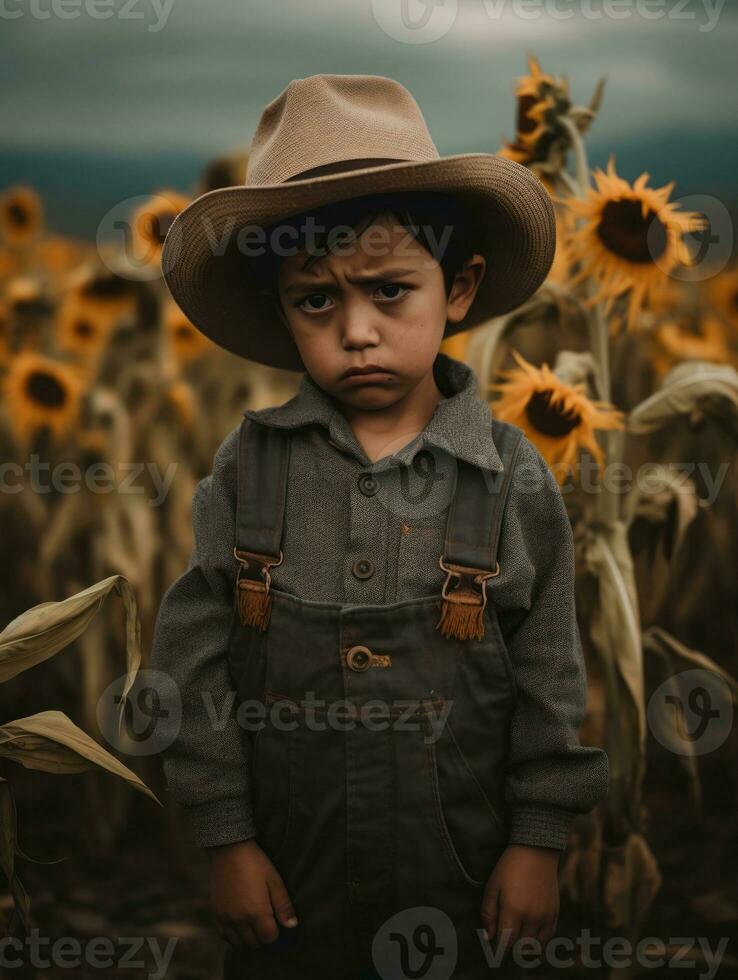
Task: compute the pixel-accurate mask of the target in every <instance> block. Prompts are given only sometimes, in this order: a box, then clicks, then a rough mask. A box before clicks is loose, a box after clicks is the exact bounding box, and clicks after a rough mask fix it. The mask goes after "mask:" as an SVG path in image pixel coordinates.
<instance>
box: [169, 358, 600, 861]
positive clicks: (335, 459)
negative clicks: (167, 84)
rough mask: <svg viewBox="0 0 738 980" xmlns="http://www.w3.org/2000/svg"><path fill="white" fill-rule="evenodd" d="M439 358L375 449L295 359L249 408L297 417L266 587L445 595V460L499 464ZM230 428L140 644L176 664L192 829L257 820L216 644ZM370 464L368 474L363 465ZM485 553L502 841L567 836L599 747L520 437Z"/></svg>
mask: <svg viewBox="0 0 738 980" xmlns="http://www.w3.org/2000/svg"><path fill="white" fill-rule="evenodd" d="M434 376H435V379H436V383H437V384H438V387H439V388H440V390H441V391H442V393H443V395H444V398H443V399H441V401H440V402H439V403H438V405H437V406H436V409H435V412H434V414H433V416H432V418H431V419H430V420H429V422H428V423H427V424H426V426H425V427H424V429H423V430H422V432H420V433H419V434H418V435H417V436H415V437H414V438H412V439H410V440H409V441H408V442H407V444H405V445H403V442H404V441H405V440H404V439H403V438H401V437H400V438H398V439H397V440H396V446H395V445H390V446H389V447H388V452H387V454H386V455H385V456H383V457H382V459H380V460H377V461H376V462H374V463H372V462H371V461H370V460H369V458H368V457H367V455H366V453H365V452H364V450H363V449H362V447H361V445H360V443H359V442H358V441H357V439H356V437H355V435H354V434H353V431H352V429H351V427H350V425H349V424H348V421H347V420H346V418H345V416H344V415H343V414H342V412H341V410H340V408H339V405H338V402H337V401H336V400H334V399H333V398H332V397H331V396H330V395H328V394H327V393H326V392H324V391H323V390H322V389H321V388H320V387H319V386H318V385H317V384H316V383H315V382H314V381H313V380H312V378H311V377H310V375H308V374H305V375H303V377H302V380H301V383H300V387H299V390H298V392H297V394H296V395H295V396H294V397H293V398H291V399H290V400H289V401H288V402H286V403H285V404H284V405H279V406H275V407H270V408H263V409H260V410H248V411H247V412H246V415H248V416H249V417H250V418H253V419H258V420H259V421H260V422H262V423H264V424H267V425H275V426H282V427H284V426H287V427H290V428H291V429H293V433H292V450H291V456H290V469H289V479H288V491H287V500H286V514H285V530H284V537H283V542H282V551H283V554H284V560H283V563H282V564H281V565H279V566H278V567H275V568H273V569H272V571H271V575H272V583H273V587H275V588H277V589H281V590H283V591H285V592H290V593H292V594H294V595H297V596H299V597H301V598H305V599H312V600H316V601H332V602H335V601H337V600H338V601H342V602H346V603H352V604H355V603H391V602H397V601H401V600H405V599H414V598H420V597H422V596H428V595H431V594H437V595H440V592H441V589H442V587H443V583H444V580H445V573H444V572H443V571H442V570H441V569H440V567H439V565H438V559H439V557H440V556H441V555H442V554H443V546H444V534H445V528H446V518H447V513H448V503H449V500H450V497H451V494H452V492H453V484H454V469H455V466H456V465H457V464H456V460H458V459H463V460H465V461H467V462H470V463H473V464H475V465H478V466H481V467H484V468H487V469H491V470H495V469H500V468H501V466H502V464H501V460H500V457H499V455H498V453H497V450H496V448H495V445H494V442H493V439H492V435H491V417H490V407H489V406H488V405H487V404H486V403H485V402H484V401H483V400H482V399H481V398H479V397H478V395H477V381H476V377H475V375H474V373H473V371H472V370H471V369H470V368H469V367H468V365H466V364H465V363H463V362H462V361H458V360H456V359H454V358H451V357H449V356H448V355H446V354H444V353H441V352H439V354H438V356H437V358H436V361H435V363H434ZM406 438H408V437H406ZM237 440H238V427H236V428H234V429H233V430H232V431H231V432H230V433H229V434H228V435H227V436H226V437H225V439H224V440H223V442H222V443H221V445H220V447H219V449H218V451H217V453H216V455H215V458H214V462H213V470H212V473H211V474H210V475H208V476H206V477H204V478H203V479H202V480H201V481H200V482H199V483H198V485H197V487H196V489H195V493H194V496H193V505H192V520H193V528H194V536H195V545H194V549H193V552H192V555H191V557H190V561H189V563H188V566H187V569H186V570H185V572H184V573H183V574H182V575H181V576H180V577H179V578H178V579H177V580H176V581H175V582H174V583H173V584H172V585H171V586H170V588H169V589H168V590H167V592H166V593H165V595H164V597H163V599H162V602H161V605H160V607H159V611H158V615H157V620H156V626H155V630H154V640H153V651H152V657H151V667H152V668H154V669H155V670H159V671H163V672H166V673H167V674H169V675H170V676H171V677H172V679H173V680H174V682H175V684H176V687H177V689H178V692H179V697H180V698H181V710H182V715H181V722H180V723H179V724H177V725H176V727H172V729H171V732H170V734H169V736H168V740H169V739H171V742H170V744H168V745H167V746H166V747H165V748H163V750H162V758H163V765H164V773H165V776H166V782H167V788H168V790H169V792H170V794H171V796H172V797H173V798H174V799H175V800H176V801H177V802H178V803H180V804H181V805H182V806H184V807H186V808H187V810H188V812H189V815H190V817H191V820H192V826H193V830H194V834H195V840H196V841H197V843H198V844H199V845H200V846H202V847H208V846H213V845H218V844H228V843H233V842H235V841H239V840H245V839H247V838H249V837H253V836H255V834H256V827H255V824H254V819H253V811H252V807H251V800H250V795H249V772H248V759H247V757H246V755H245V753H244V750H243V746H242V734H243V733H242V730H241V729H240V727H239V725H238V722H237V720H236V716H235V707H237V705H235V706H234V698H235V692H234V690H233V686H232V684H231V681H230V677H229V674H228V668H227V661H226V644H227V639H228V635H229V631H230V627H231V623H232V615H233V608H234V606H233V603H234V599H233V596H234V579H235V575H236V571H237V568H238V566H237V563H236V560H235V558H234V556H233V545H234V543H235V506H236V489H237V485H236V462H237V460H236V452H237ZM377 473H381V474H382V476H381V479H380V480H379V481H377V480H375V479H373V475H374V474H377ZM378 483H379V486H380V487H381V489H379V490H378V489H377V484H378ZM498 557H499V564H500V572H499V575H497V576H496V577H495V578H492V579H489V580H488V583H487V592H488V596H489V599H488V601H489V602H490V603H491V604H492V605H493V606H494V607H495V608H496V609H497V611H498V615H499V621H500V626H501V631H502V635H503V637H504V640H505V644H506V646H507V649H508V652H509V655H510V660H511V663H512V666H513V672H514V678H515V685H516V690H517V701H516V707H515V712H514V715H513V718H512V722H511V728H510V742H509V755H508V763H507V777H506V795H507V799H508V802H509V804H510V812H511V831H510V837H509V842H510V843H518V844H528V845H537V846H545V847H553V848H558V849H563V848H564V847H565V846H566V842H567V838H568V833H569V827H570V823H571V820H572V819H573V817H574V816H575V815H576V814H577V813H584V812H587V811H588V810H590V809H591V808H592V807H593V806H594V805H595V804H596V803H597V802H598V801H599V800H600V799H602V798H603V796H604V795H605V794H606V792H607V781H608V765H607V756H606V754H605V753H604V752H603V751H602V750H601V749H598V748H594V747H586V746H582V745H580V744H579V739H578V735H577V732H578V729H579V725H580V722H581V720H582V717H583V714H584V710H585V705H586V677H585V670H584V661H583V655H582V646H581V640H580V635H579V630H578V626H577V620H576V610H575V597H574V545H573V535H572V530H571V525H570V523H569V519H568V516H567V512H566V508H565V505H564V500H563V497H562V495H561V491H560V490H559V487H558V485H557V483H556V480H555V478H554V477H553V475H552V473H551V471H550V469H549V467H548V465H547V464H546V461H545V459H544V458H543V456H542V455H541V453H540V452H539V450H538V449H537V448H536V446H535V445H534V444H533V443H532V442H531V441H530V440H529V439H527V438H526V437H523V440H522V446H521V450H520V453H519V456H518V462H517V464H516V469H515V472H514V477H513V481H512V486H511V489H510V495H509V499H508V502H507V506H506V508H505V512H504V520H503V524H502V530H501V535H500V543H499V551H498ZM163 700H164V702H165V706H166V699H163ZM171 706H172V705H170V707H171ZM175 716H176V713H175V714H174V715H172V716H171V717H172V718H174V717H175ZM173 724H174V722H173Z"/></svg>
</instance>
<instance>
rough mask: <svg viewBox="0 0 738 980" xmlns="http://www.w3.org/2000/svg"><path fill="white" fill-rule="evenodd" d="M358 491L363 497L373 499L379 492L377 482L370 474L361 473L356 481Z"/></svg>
mask: <svg viewBox="0 0 738 980" xmlns="http://www.w3.org/2000/svg"><path fill="white" fill-rule="evenodd" d="M358 483H359V490H361V492H362V493H363V494H364V496H365V497H373V496H374V494H375V493H377V491H378V490H379V480H377V478H376V477H374V476H372V475H371V473H362V474H361V476H360V477H359V480H358Z"/></svg>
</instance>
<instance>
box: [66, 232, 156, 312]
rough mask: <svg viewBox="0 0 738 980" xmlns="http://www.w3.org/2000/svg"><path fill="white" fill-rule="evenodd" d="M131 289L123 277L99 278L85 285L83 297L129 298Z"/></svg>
mask: <svg viewBox="0 0 738 980" xmlns="http://www.w3.org/2000/svg"><path fill="white" fill-rule="evenodd" d="M154 220H155V219H154ZM131 289H132V287H131V283H130V282H128V281H127V280H126V279H123V278H122V277H121V276H99V277H98V278H97V279H93V280H92V281H91V282H88V283H86V284H85V286H84V288H83V289H82V295H83V296H89V297H92V298H94V299H103V300H104V299H118V298H119V297H120V296H127V295H128V293H130V292H131Z"/></svg>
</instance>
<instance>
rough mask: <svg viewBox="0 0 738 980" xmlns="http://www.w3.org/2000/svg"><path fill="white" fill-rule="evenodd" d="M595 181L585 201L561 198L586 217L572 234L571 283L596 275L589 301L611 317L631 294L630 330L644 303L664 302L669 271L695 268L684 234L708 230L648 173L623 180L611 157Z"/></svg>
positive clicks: (628, 325) (571, 209) (666, 188)
mask: <svg viewBox="0 0 738 980" xmlns="http://www.w3.org/2000/svg"><path fill="white" fill-rule="evenodd" d="M594 178H595V182H596V184H597V189H596V190H595V189H594V188H592V187H590V188H589V190H588V191H587V197H586V198H585V199H580V198H575V197H564V198H559V199H558V200H559V203H561V204H563V205H564V206H565V207H567V208H569V210H570V211H571V212H572V213H573V214H574V215H576V216H578V217H580V218H583V219H584V224H583V225H582V227H580V228H579V229H577V230H574V231H572V232H571V233H570V234H569V235H568V245H569V247H570V248H571V251H572V255H573V257H574V258H575V260H577V261H578V262H579V263H580V269H579V272H578V273H577V274H576V275H575V276H574V277H573V278H572V280H571V285H572V286H575V285H576V284H577V283H579V282H581V281H582V280H583V279H585V278H587V277H588V276H591V277H592V280H593V282H594V283H595V286H596V289H597V291H596V293H595V294H594V295H592V296H591V297H589V298H588V299H587V300H586V302H587V303H588V305H593V304H594V303H596V302H598V301H600V300H602V301H604V303H605V307H604V311H605V313H606V314H608V313H610V311H611V309H612V305H613V303H614V301H615V299H616V298H617V297H618V296H621V295H623V294H624V293H628V292H629V293H630V300H629V304H628V315H627V329H628V330H630V329H632V328H633V326H634V325H635V321H636V317H637V315H638V313H639V312H640V310H641V309H642V308H643V307H644V305H647V304H648V305H650V304H653V303H658V302H659V300H660V298H661V297H662V296H663V294H664V293H665V291H666V290H667V289H668V283H669V278H668V277H669V275H670V273H671V272H672V271H673V270H674V269H675V268H676V267H677V266H679V265H685V266H687V265H689V264H690V262H691V257H690V254H689V250H688V248H687V245H686V242H685V241H684V235H686V234H687V233H689V232H692V231H697V230H699V229H701V228H704V225H705V219H704V216H702V215H700V214H698V213H697V212H693V211H684V212H682V211H679V210H678V205H677V204H676V203H675V202H669V195H670V194H671V191H672V189H673V187H674V182H673V181H672V183H670V184H667V185H665V186H664V187H661V188H653V187H647V186H646V184H647V182H648V179H649V175H648V174H647V173H643V174H641V175H640V177H638V179H637V180H636V181H635V183H634V184H633V185H631V184H629V183H628V182H627V181H626V180H623V179H622V178H621V177H619V176H618V175H617V173H616V172H615V162H614V158H613V157H612V156H611V157H610V159H609V161H608V165H607V173H605V172H604V171H603V170H600V169H596V170H595V171H594ZM614 326H617V323H614Z"/></svg>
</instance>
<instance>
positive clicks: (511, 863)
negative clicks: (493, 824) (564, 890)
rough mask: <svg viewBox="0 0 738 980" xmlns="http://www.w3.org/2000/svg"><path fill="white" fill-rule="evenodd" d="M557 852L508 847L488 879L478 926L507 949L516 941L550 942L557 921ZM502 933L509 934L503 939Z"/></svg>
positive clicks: (520, 845)
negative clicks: (507, 932)
mask: <svg viewBox="0 0 738 980" xmlns="http://www.w3.org/2000/svg"><path fill="white" fill-rule="evenodd" d="M559 854H560V852H559V851H556V850H554V849H553V848H550V847H524V846H523V845H522V844H510V845H509V846H508V847H507V848H506V849H505V851H504V852H503V854H502V857H501V858H500V860H499V861H498V862H497V864H496V865H495V867H494V870H493V871H492V874H491V875H490V876H489V880H488V881H487V886H486V888H485V891H484V900H483V902H482V924H483V926H484V928H485V931H486V933H487V936H488V937H489V939H490V940H491V939H493V938H494V936H495V935H497V936H498V937H499V939H498V942H501V943H503V944H504V946H505V948H506V949H509V948H510V947H511V946H512V945H513V943H514V942H515V941H516V940H517V939H523V938H531V939H538V940H539V941H540V942H541V943H542V944H544V945H545V943H547V942H548V941H549V939H551V938H552V936H553V934H554V930H555V929H556V922H557V921H558V917H559V879H558V866H559ZM505 930H510V932H509V934H507V935H506V933H505Z"/></svg>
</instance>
